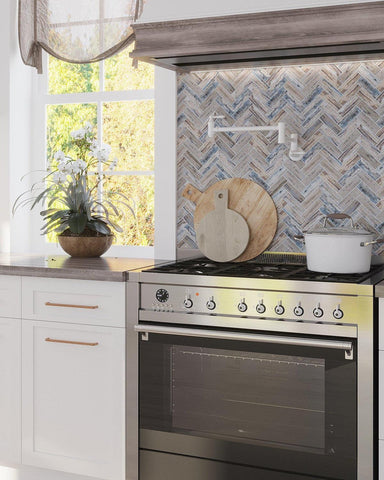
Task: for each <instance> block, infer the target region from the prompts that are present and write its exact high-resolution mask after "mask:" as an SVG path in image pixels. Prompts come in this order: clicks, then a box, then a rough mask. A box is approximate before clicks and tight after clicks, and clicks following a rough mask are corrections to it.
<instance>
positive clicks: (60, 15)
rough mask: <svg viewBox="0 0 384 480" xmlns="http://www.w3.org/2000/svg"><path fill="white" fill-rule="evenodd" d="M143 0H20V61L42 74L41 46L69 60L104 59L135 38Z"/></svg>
mask: <svg viewBox="0 0 384 480" xmlns="http://www.w3.org/2000/svg"><path fill="white" fill-rule="evenodd" d="M142 3H143V0H19V44H20V51H21V56H22V59H23V62H24V63H25V64H26V65H30V66H32V67H36V68H37V69H38V71H39V73H41V71H42V62H41V53H42V49H44V50H46V51H47V52H48V53H49V54H51V55H53V56H55V57H57V58H59V59H60V60H64V61H66V62H72V63H89V62H96V61H99V60H103V59H104V58H107V57H109V56H111V55H114V54H115V53H116V52H118V51H119V50H121V49H123V48H125V47H126V46H127V45H129V44H130V43H131V42H133V40H134V36H133V31H132V28H131V24H132V23H133V22H134V21H135V20H137V19H138V18H139V16H140V15H141V12H142Z"/></svg>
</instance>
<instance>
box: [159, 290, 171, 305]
mask: <svg viewBox="0 0 384 480" xmlns="http://www.w3.org/2000/svg"><path fill="white" fill-rule="evenodd" d="M168 298H169V293H168V291H167V290H165V288H159V289H158V290H157V291H156V300H158V301H159V302H161V303H165V302H166V301H167V300H168Z"/></svg>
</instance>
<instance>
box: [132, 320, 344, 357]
mask: <svg viewBox="0 0 384 480" xmlns="http://www.w3.org/2000/svg"><path fill="white" fill-rule="evenodd" d="M134 328H135V330H136V332H143V333H159V334H162V335H180V336H186V337H200V338H217V339H222V340H235V341H244V342H260V343H273V344H277V345H299V346H300V345H301V346H305V347H316V348H332V349H336V350H348V351H350V350H352V343H351V342H343V341H337V340H321V339H314V338H300V337H279V336H277V335H260V334H253V333H237V332H231V331H229V332H228V331H218V330H207V329H202V328H177V327H164V326H162V325H142V324H141V325H135V327H134Z"/></svg>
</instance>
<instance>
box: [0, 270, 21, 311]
mask: <svg viewBox="0 0 384 480" xmlns="http://www.w3.org/2000/svg"><path fill="white" fill-rule="evenodd" d="M0 316H1V317H7V318H20V317H21V277H13V276H12V275H0Z"/></svg>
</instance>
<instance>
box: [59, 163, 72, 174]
mask: <svg viewBox="0 0 384 480" xmlns="http://www.w3.org/2000/svg"><path fill="white" fill-rule="evenodd" d="M57 169H58V170H59V172H62V173H70V172H71V165H70V162H68V161H67V160H64V161H63V162H59V164H58V165H57Z"/></svg>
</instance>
